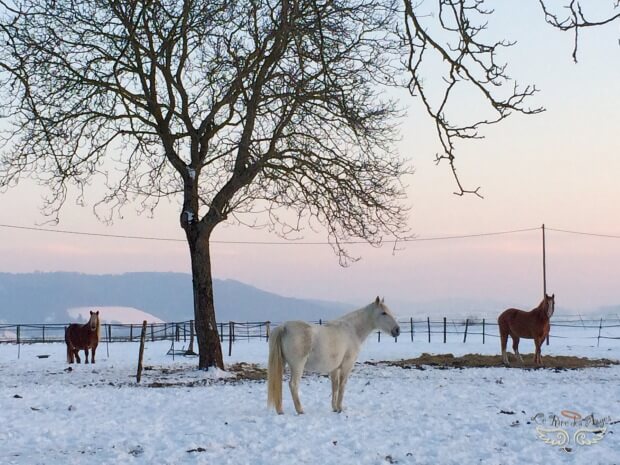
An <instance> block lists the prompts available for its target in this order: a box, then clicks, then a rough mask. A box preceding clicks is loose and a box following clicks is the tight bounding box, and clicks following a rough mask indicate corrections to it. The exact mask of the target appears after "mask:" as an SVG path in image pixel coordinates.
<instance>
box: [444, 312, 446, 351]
mask: <svg viewBox="0 0 620 465" xmlns="http://www.w3.org/2000/svg"><path fill="white" fill-rule="evenodd" d="M443 343H444V344H445V343H446V317H445V316H444V317H443Z"/></svg>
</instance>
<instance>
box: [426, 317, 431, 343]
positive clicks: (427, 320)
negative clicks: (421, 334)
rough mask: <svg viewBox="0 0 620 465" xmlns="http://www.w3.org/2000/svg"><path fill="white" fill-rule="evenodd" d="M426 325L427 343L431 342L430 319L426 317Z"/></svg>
mask: <svg viewBox="0 0 620 465" xmlns="http://www.w3.org/2000/svg"><path fill="white" fill-rule="evenodd" d="M426 324H427V325H428V342H431V317H430V316H427V317H426Z"/></svg>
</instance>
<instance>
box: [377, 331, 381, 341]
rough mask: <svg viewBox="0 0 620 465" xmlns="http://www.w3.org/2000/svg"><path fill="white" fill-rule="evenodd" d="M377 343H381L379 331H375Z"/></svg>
mask: <svg viewBox="0 0 620 465" xmlns="http://www.w3.org/2000/svg"><path fill="white" fill-rule="evenodd" d="M377 342H381V331H377Z"/></svg>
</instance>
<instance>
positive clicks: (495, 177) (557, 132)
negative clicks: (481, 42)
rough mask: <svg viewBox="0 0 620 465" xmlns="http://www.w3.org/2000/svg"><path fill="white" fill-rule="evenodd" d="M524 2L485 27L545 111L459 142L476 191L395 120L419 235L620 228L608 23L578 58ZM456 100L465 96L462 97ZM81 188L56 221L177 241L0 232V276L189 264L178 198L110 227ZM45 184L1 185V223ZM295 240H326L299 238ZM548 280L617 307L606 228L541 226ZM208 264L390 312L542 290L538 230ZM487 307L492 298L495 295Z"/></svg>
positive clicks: (253, 250) (565, 38)
mask: <svg viewBox="0 0 620 465" xmlns="http://www.w3.org/2000/svg"><path fill="white" fill-rule="evenodd" d="M536 3H537V2H531V1H530V2H523V3H520V5H519V10H518V11H514V10H513V11H511V10H508V9H506V7H505V5H504V6H503V7H502V8H503V10H498V11H497V16H496V18H495V22H493V18H492V19H491V21H490V24H491V27H494V28H497V29H495V32H497V31H501V33H502V34H504V35H505V37H508V38H510V39H514V40H517V41H518V43H517V45H516V46H515V47H513V48H511V49H510V50H509V51H507V52H505V53H506V55H505V56H506V58H507V59H508V61H509V63H510V64H509V68H508V70H509V74H510V75H511V76H512V77H514V78H516V79H517V80H518V81H519V82H522V83H535V84H536V86H537V87H538V88H539V89H541V91H540V92H539V93H538V94H537V95H536V96H535V97H534V98H533V99H532V101H531V104H532V106H537V105H542V106H544V107H545V108H546V109H547V111H546V112H544V113H542V114H539V115H533V116H522V115H513V116H512V117H510V118H509V119H508V120H506V121H504V122H503V123H500V124H499V125H495V126H493V127H490V128H487V129H485V130H484V131H483V135H484V136H485V139H483V140H478V141H468V142H467V143H460V144H459V145H458V146H457V154H458V159H457V163H458V165H457V166H458V170H459V175H460V177H461V179H462V181H463V182H464V183H465V185H466V186H467V187H472V188H473V187H478V186H480V187H481V193H482V195H483V196H484V199H480V198H477V197H475V196H464V197H459V196H456V195H454V194H453V192H454V190H455V189H456V186H455V184H454V181H453V179H452V174H451V172H450V170H449V168H448V166H447V165H439V166H436V165H435V163H434V156H435V153H437V152H438V151H439V142H438V140H436V138H435V135H434V128H433V126H432V124H431V122H430V121H429V120H428V119H426V118H425V117H424V115H423V113H421V112H420V108H419V103H420V102H419V101H415V100H412V99H411V98H409V99H406V100H403V101H402V102H401V103H402V104H403V106H405V107H407V108H408V116H407V117H406V118H405V119H404V120H403V122H402V128H401V136H402V140H401V142H400V143H399V145H398V149H399V151H400V153H401V154H402V155H403V156H405V157H406V158H408V159H409V160H410V161H411V163H412V165H413V166H414V168H415V174H414V175H413V176H411V177H408V178H407V179H406V180H405V181H406V183H407V185H408V188H407V193H408V199H407V203H408V204H409V205H411V207H412V210H411V214H410V218H409V224H410V227H411V229H412V231H413V232H414V233H415V234H416V236H417V237H418V238H430V237H443V236H453V235H467V234H477V233H488V232H500V231H508V230H521V229H530V228H540V226H541V225H542V224H543V223H544V224H545V225H546V226H547V228H552V229H564V230H573V231H583V232H589V233H600V234H607V235H616V236H620V207H619V206H618V200H619V199H620V184H619V183H618V181H617V176H618V173H620V157H619V155H620V137H618V134H619V128H620V111H619V108H620V46H619V43H618V38H619V33H618V32H619V27H618V22H616V23H615V24H612V25H611V26H607V27H604V28H599V29H591V30H586V31H582V33H581V35H580V43H579V56H578V58H579V62H578V63H577V64H575V63H573V61H572V57H571V53H572V45H573V42H572V36H570V35H569V34H566V33H561V32H559V31H557V30H554V29H552V28H551V27H550V26H548V25H546V24H545V23H544V21H543V17H542V14H541V13H540V11H539V10H538V9H537V8H536ZM464 105H465V103H464ZM99 189H100V186H97V185H93V186H89V190H88V191H87V201H89V202H90V204H88V205H87V206H86V207H78V206H75V205H73V204H71V203H68V204H67V205H66V207H65V208H64V210H63V211H62V213H61V217H60V223H59V224H58V225H57V226H56V227H55V228H57V229H63V230H73V231H87V232H97V233H103V234H118V235H139V236H156V237H168V238H177V239H180V241H179V242H153V241H140V240H130V239H113V238H101V237H83V236H75V235H67V234H54V233H44V232H34V231H24V230H16V229H11V228H5V227H0V272H15V273H21V272H32V271H79V272H84V273H97V274H101V273H122V272H129V271H180V272H189V271H190V266H189V253H188V250H187V246H186V245H185V243H184V242H183V241H182V239H183V234H182V231H181V229H180V227H179V224H178V215H179V212H178V205H177V203H176V201H171V202H169V203H166V204H165V205H162V206H161V207H160V208H159V209H158V210H157V211H156V214H155V217H154V218H147V217H145V216H140V215H138V214H135V213H134V212H133V211H132V210H131V208H127V209H126V210H125V214H124V217H123V218H122V219H117V220H115V221H114V224H112V225H105V224H103V223H100V222H99V221H98V220H97V219H96V218H95V217H94V215H93V214H92V210H91V207H92V203H94V201H96V199H97V194H98V193H100V190H99ZM44 193H45V191H44V190H43V189H42V188H41V187H39V186H36V185H34V184H33V183H31V182H29V181H27V180H25V181H23V182H21V183H20V184H19V185H18V186H17V187H15V188H13V189H11V190H9V191H8V192H6V193H3V194H0V224H4V225H17V226H26V227H33V226H38V225H42V224H43V223H44V222H45V220H46V218H45V217H44V216H43V215H42V214H41V212H40V206H41V204H42V202H41V196H42V195H44ZM213 239H214V240H215V241H218V240H221V241H227V240H228V241H230V240H249V241H278V238H277V237H275V236H272V235H270V234H269V233H268V232H266V231H256V230H252V229H248V228H243V227H236V226H227V225H223V226H219V227H218V229H217V230H216V232H215V234H214V237H213ZM303 239H304V240H306V241H322V240H325V239H326V237H325V235H322V234H313V233H307V234H305V235H304V238H303ZM546 245H547V257H546V260H547V289H548V292H549V293H555V294H556V305H558V307H559V308H564V309H566V310H567V311H588V310H592V309H594V308H596V307H599V306H605V305H620V287H618V284H617V283H618V282H620V266H619V265H618V264H619V263H620V239H619V238H609V237H597V236H585V235H575V234H568V233H562V232H557V231H551V230H548V231H547V233H546ZM212 251H213V263H212V264H213V271H214V275H215V277H217V278H230V279H237V280H240V281H243V282H245V283H248V284H252V285H255V286H257V287H259V288H262V289H265V290H268V291H273V292H276V293H279V294H283V295H288V296H295V297H305V298H315V299H328V300H339V301H346V302H355V303H365V302H369V301H370V300H371V299H373V298H374V296H376V295H381V296H385V299H386V303H388V304H389V303H390V302H391V301H392V302H399V305H400V306H401V312H413V311H414V310H419V308H415V309H414V308H402V307H403V306H406V305H412V306H418V307H420V306H423V302H428V301H437V300H446V301H447V300H454V299H469V300H473V301H495V302H499V303H501V304H509V305H511V306H518V307H521V308H532V307H534V306H536V304H537V303H538V302H539V301H540V300H541V298H542V289H543V284H542V233H541V230H540V229H537V230H532V231H525V232H519V233H514V234H507V235H497V236H482V237H475V238H463V239H453V240H436V241H418V242H410V243H407V244H402V245H399V247H398V250H396V251H394V250H393V248H392V247H391V246H390V245H387V246H384V247H382V248H379V249H374V248H372V247H370V246H367V245H360V246H357V245H356V246H353V247H352V249H351V251H352V252H353V253H354V254H356V255H357V256H359V257H361V259H360V261H358V262H357V263H355V264H353V265H352V266H350V267H347V268H342V267H340V266H339V264H338V259H337V257H336V256H335V255H334V254H333V252H332V250H331V248H330V247H329V246H327V245H306V246H304V245H299V244H285V245H239V244H222V243H214V244H213V245H212ZM498 305H499V304H498Z"/></svg>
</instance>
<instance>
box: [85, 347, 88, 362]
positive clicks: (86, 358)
mask: <svg viewBox="0 0 620 465" xmlns="http://www.w3.org/2000/svg"><path fill="white" fill-rule="evenodd" d="M84 363H88V347H86V348H85V349H84Z"/></svg>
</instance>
